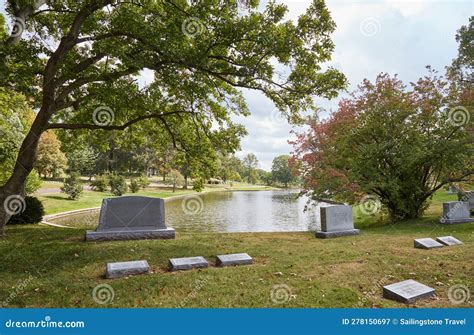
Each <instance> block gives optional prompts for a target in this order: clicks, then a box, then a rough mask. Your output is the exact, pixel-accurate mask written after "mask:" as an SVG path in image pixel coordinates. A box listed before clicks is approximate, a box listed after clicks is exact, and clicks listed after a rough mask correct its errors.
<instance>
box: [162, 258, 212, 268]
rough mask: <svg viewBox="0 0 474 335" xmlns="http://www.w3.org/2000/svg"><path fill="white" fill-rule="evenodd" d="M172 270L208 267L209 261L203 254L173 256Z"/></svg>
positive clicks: (170, 265) (170, 261) (170, 263)
mask: <svg viewBox="0 0 474 335" xmlns="http://www.w3.org/2000/svg"><path fill="white" fill-rule="evenodd" d="M168 265H169V269H170V271H182V270H192V269H198V268H207V267H208V266H209V262H208V261H206V259H205V258H204V257H202V256H197V257H184V258H171V259H170V260H169V263H168Z"/></svg>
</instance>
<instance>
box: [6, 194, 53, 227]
mask: <svg viewBox="0 0 474 335" xmlns="http://www.w3.org/2000/svg"><path fill="white" fill-rule="evenodd" d="M22 208H23V209H24V211H23V212H21V213H19V214H16V215H13V216H12V217H11V218H10V220H9V221H8V224H12V225H13V224H35V223H40V222H41V220H43V215H44V207H43V204H42V203H41V201H39V200H38V198H35V197H29V196H27V197H26V198H25V200H24V204H23V206H22Z"/></svg>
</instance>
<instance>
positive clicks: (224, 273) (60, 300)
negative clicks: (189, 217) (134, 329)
mask: <svg viewBox="0 0 474 335" xmlns="http://www.w3.org/2000/svg"><path fill="white" fill-rule="evenodd" d="M444 197H445V195H444V194H441V195H440V196H439V200H440V199H444ZM439 210H440V203H439V201H436V202H434V203H433V205H432V206H431V207H430V209H429V211H428V212H427V215H426V216H425V217H424V218H423V219H421V220H416V221H410V222H403V223H397V224H390V223H388V222H385V223H383V224H379V225H371V226H367V227H366V228H363V230H362V232H361V235H359V236H354V237H344V238H338V239H332V240H320V239H315V238H314V235H313V234H312V233H309V232H307V233H252V234H202V233H201V234H199V233H186V234H185V233H180V232H178V234H177V239H176V240H169V241H159V240H155V241H117V242H102V243H85V242H84V241H83V237H84V230H79V229H78V230H72V229H60V228H52V227H47V226H24V227H15V226H10V227H8V229H7V234H8V238H7V239H6V240H4V241H2V242H0V253H1V255H2V256H1V260H2V267H1V268H0V276H1V278H2V280H1V281H0V298H1V299H2V301H3V302H4V304H5V303H7V305H8V306H9V307H403V306H404V305H403V304H399V303H397V302H394V301H389V300H385V299H382V298H381V286H383V285H386V284H389V283H393V282H397V281H401V280H405V279H408V278H411V279H415V280H418V281H420V282H422V283H424V284H426V285H429V286H432V287H434V288H435V289H436V297H435V298H434V299H429V300H424V301H420V302H418V303H417V304H416V306H418V307H473V304H472V302H469V301H465V302H464V303H461V304H459V305H455V304H453V303H452V302H451V301H450V300H449V298H448V290H449V288H450V287H452V286H453V285H457V284H460V285H464V286H466V287H468V288H470V289H471V292H472V290H473V288H474V282H473V278H474V265H473V260H474V259H473V255H474V231H473V225H472V224H460V225H440V224H437V223H436V222H437V219H438V218H439V215H440V211H439ZM357 215H360V214H357ZM370 220H373V219H371V218H363V220H361V219H358V225H359V227H361V225H362V226H363V225H366V224H367V222H368V221H370ZM444 235H454V236H455V237H457V238H459V239H460V240H462V241H463V242H464V245H462V246H455V247H447V248H441V249H436V250H420V249H414V248H413V239H414V238H419V237H437V236H444ZM235 252H248V253H249V254H250V255H251V256H253V257H254V259H255V264H254V265H251V266H244V267H235V268H215V267H214V266H211V267H210V268H209V269H204V270H199V271H197V270H196V271H188V272H178V273H170V272H168V271H167V269H166V266H167V261H168V259H169V258H173V257H185V256H198V255H201V256H204V257H205V258H207V259H208V260H209V261H210V262H211V263H213V262H214V261H215V255H217V254H225V253H235ZM138 259H146V260H148V262H149V264H150V266H151V269H152V273H150V274H147V275H141V276H136V277H130V278H123V279H116V280H106V279H104V277H103V275H104V271H105V264H106V263H107V262H114V261H127V260H138ZM100 284H108V285H110V286H111V287H112V289H113V292H114V299H113V300H112V301H110V302H109V303H107V304H103V305H101V304H98V302H97V301H96V300H94V299H93V290H94V288H95V287H97V285H100ZM272 293H273V295H272ZM276 293H279V294H276ZM272 297H273V299H272Z"/></svg>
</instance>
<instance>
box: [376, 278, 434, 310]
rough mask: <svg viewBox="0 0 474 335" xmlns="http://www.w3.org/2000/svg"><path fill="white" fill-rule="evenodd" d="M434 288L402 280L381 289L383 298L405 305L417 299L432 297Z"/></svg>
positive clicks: (410, 280) (409, 280)
mask: <svg viewBox="0 0 474 335" xmlns="http://www.w3.org/2000/svg"><path fill="white" fill-rule="evenodd" d="M434 293H435V290H434V288H431V287H429V286H426V285H424V284H421V283H419V282H417V281H415V280H413V279H408V280H404V281H401V282H398V283H395V284H391V285H387V286H384V287H383V297H384V298H386V299H391V300H396V301H399V302H403V303H405V304H412V303H414V302H415V301H417V300H419V299H425V298H429V297H431V296H433V295H434Z"/></svg>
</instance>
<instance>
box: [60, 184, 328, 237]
mask: <svg viewBox="0 0 474 335" xmlns="http://www.w3.org/2000/svg"><path fill="white" fill-rule="evenodd" d="M297 195H298V192H297V191H237V192H212V193H203V194H199V195H198V196H199V197H200V198H201V200H202V210H201V211H198V212H189V211H186V210H184V209H185V208H186V206H183V201H186V198H176V199H170V200H168V201H167V202H166V205H165V211H166V224H167V225H168V226H170V227H173V228H175V229H176V230H178V231H201V232H202V231H204V232H277V231H308V230H311V231H313V230H317V229H319V227H320V223H319V222H320V221H319V210H318V208H317V207H314V208H311V209H310V210H308V211H307V212H304V208H305V205H306V201H307V198H304V197H299V198H298V196H297ZM98 216H99V215H98V212H94V213H88V214H77V215H74V216H69V217H67V218H61V219H56V220H54V221H53V222H54V223H59V224H64V225H70V226H76V227H81V228H89V229H91V228H93V227H91V226H95V225H97V222H98Z"/></svg>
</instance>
